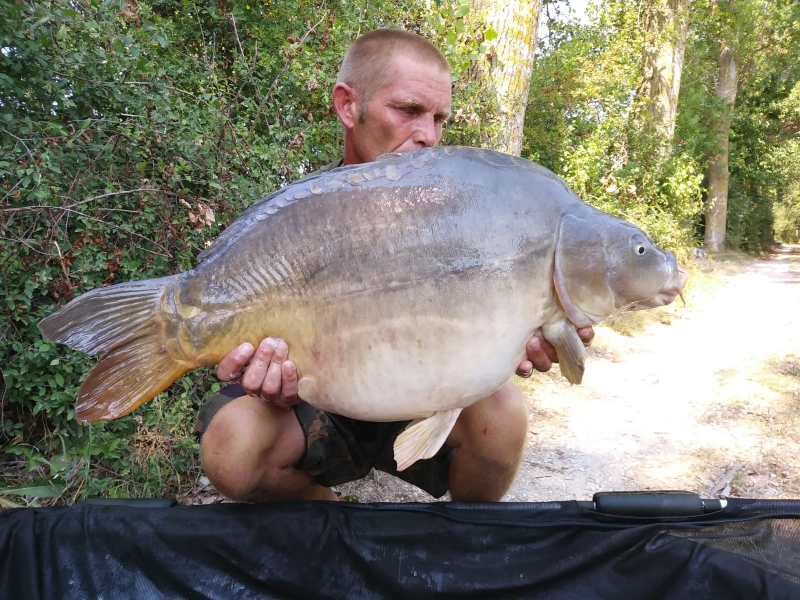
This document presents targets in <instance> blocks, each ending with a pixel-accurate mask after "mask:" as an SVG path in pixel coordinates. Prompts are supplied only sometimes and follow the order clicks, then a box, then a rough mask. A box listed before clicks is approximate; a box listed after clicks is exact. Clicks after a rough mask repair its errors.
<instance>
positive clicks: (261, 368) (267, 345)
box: [242, 338, 275, 396]
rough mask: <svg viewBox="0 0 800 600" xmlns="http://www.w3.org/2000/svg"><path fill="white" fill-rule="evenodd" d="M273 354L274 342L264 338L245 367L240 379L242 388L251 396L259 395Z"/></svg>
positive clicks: (271, 339)
mask: <svg viewBox="0 0 800 600" xmlns="http://www.w3.org/2000/svg"><path fill="white" fill-rule="evenodd" d="M274 352H275V340H274V339H273V338H264V339H263V340H261V343H260V344H259V345H258V350H256V353H255V354H254V355H253V358H252V359H251V360H250V364H249V365H247V370H246V371H245V372H244V376H243V377H242V387H243V388H244V391H245V392H247V393H248V394H250V395H251V396H258V395H260V394H261V387H262V386H263V385H264V378H265V377H266V376H267V370H268V369H269V365H270V362H271V361H272V356H273V354H274Z"/></svg>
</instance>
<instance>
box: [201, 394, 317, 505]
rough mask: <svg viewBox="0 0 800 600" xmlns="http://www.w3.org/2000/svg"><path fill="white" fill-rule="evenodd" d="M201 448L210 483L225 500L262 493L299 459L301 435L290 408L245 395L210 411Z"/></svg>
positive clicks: (301, 453) (302, 438)
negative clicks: (210, 416) (213, 413)
mask: <svg viewBox="0 0 800 600" xmlns="http://www.w3.org/2000/svg"><path fill="white" fill-rule="evenodd" d="M200 449H201V455H202V463H203V469H204V470H205V473H206V475H207V476H208V478H209V480H210V481H211V483H213V484H214V486H215V487H216V488H217V489H218V490H219V491H221V492H222V493H223V494H225V495H226V496H228V497H230V498H234V499H237V500H249V499H251V498H252V497H253V495H254V494H256V493H258V494H259V495H262V496H263V495H265V493H267V492H268V488H269V487H270V482H271V480H272V479H277V478H278V475H279V471H280V469H283V468H288V467H291V466H293V465H294V464H295V463H296V462H297V461H299V460H300V458H302V455H303V452H304V451H305V437H304V435H303V432H302V428H301V427H300V424H299V422H298V421H297V418H296V417H295V415H294V411H291V410H288V411H287V410H285V409H282V408H276V407H272V406H268V405H266V404H265V403H263V402H262V401H261V400H259V399H256V398H251V397H248V396H244V397H241V398H237V399H235V400H232V401H231V402H229V403H228V404H226V405H225V406H223V407H222V408H221V409H220V410H219V412H218V413H217V414H216V415H214V417H213V419H212V420H211V422H210V423H209V424H208V427H207V428H206V431H205V432H204V433H203V438H202V441H201V445H200ZM271 474H273V475H275V477H271Z"/></svg>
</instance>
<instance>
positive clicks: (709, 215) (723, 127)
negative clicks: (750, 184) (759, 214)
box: [705, 43, 739, 252]
mask: <svg viewBox="0 0 800 600" xmlns="http://www.w3.org/2000/svg"><path fill="white" fill-rule="evenodd" d="M738 89H739V69H738V65H737V59H736V54H735V52H734V49H733V48H732V47H731V46H729V45H728V44H726V43H723V44H722V48H721V50H720V53H719V76H718V77H717V85H716V93H717V96H718V97H719V99H720V100H721V102H722V109H721V111H720V113H719V115H718V116H717V117H716V118H714V119H713V120H712V121H711V132H712V135H713V146H712V150H711V154H710V156H709V160H708V199H707V200H706V207H705V214H706V232H705V247H706V248H707V249H708V250H709V251H711V252H722V251H723V250H725V228H726V223H727V218H728V179H729V177H728V175H729V173H728V147H729V142H730V133H731V117H732V115H733V107H734V105H735V103H736V92H737V91H738Z"/></svg>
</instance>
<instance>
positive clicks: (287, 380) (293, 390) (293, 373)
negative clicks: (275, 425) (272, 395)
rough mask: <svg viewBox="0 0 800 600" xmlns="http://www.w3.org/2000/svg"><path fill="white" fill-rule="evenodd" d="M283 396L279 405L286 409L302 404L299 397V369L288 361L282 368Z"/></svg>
mask: <svg viewBox="0 0 800 600" xmlns="http://www.w3.org/2000/svg"><path fill="white" fill-rule="evenodd" d="M281 382H282V383H281V395H280V398H279V399H278V405H279V406H282V407H284V408H291V407H292V406H294V405H295V404H299V403H300V398H299V397H298V396H297V367H296V366H295V364H294V363H293V362H292V361H290V360H287V361H285V362H284V363H283V365H282V366H281Z"/></svg>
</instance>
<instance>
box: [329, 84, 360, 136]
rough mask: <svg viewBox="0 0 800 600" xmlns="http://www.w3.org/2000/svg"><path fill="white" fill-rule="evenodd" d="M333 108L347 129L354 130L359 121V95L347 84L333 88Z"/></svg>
mask: <svg viewBox="0 0 800 600" xmlns="http://www.w3.org/2000/svg"><path fill="white" fill-rule="evenodd" d="M333 108H334V110H335V111H336V114H337V115H338V116H339V120H340V121H341V122H342V125H344V128H345V129H353V128H354V127H355V125H356V120H357V119H358V95H357V94H356V91H355V90H354V89H353V88H351V87H350V86H349V85H347V84H346V83H337V84H336V85H335V86H333Z"/></svg>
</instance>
